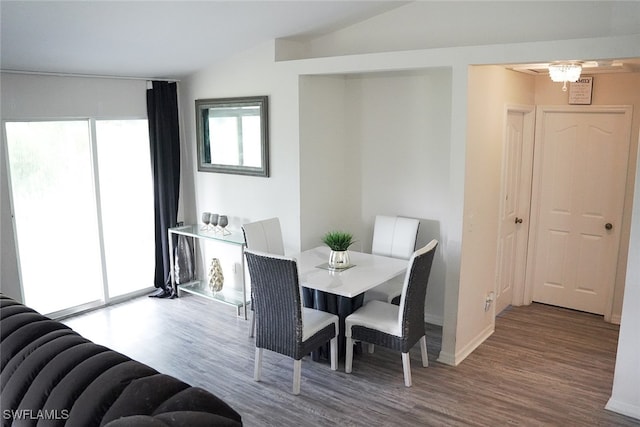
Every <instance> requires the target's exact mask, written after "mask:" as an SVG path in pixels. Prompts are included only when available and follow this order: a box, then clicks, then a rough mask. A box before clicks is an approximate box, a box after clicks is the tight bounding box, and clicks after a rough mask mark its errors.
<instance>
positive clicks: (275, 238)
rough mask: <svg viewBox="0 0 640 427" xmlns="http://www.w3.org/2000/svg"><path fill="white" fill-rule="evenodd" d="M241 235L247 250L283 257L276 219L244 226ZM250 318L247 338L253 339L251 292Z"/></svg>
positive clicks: (278, 222)
mask: <svg viewBox="0 0 640 427" xmlns="http://www.w3.org/2000/svg"><path fill="white" fill-rule="evenodd" d="M242 233H243V234H244V242H245V244H246V246H247V248H249V249H252V250H255V251H260V252H266V253H270V254H275V255H284V243H283V241H282V229H281V228H280V220H279V219H278V218H269V219H263V220H261V221H255V222H250V223H248V224H244V225H243V226H242ZM249 279H251V274H249ZM252 288H253V287H252ZM250 316H251V321H250V322H249V337H253V335H254V333H255V329H256V319H255V316H254V315H253V292H252V293H251V314H250Z"/></svg>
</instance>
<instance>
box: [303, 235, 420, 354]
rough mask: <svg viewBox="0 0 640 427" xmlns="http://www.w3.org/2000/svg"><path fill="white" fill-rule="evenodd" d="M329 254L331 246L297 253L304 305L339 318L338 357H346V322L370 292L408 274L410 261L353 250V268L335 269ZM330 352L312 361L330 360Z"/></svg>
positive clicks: (323, 350)
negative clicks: (328, 357) (329, 261)
mask: <svg viewBox="0 0 640 427" xmlns="http://www.w3.org/2000/svg"><path fill="white" fill-rule="evenodd" d="M329 252H330V249H329V248H328V247H326V246H320V247H316V248H313V249H308V250H306V251H303V252H300V253H298V254H295V255H293V258H295V259H296V261H297V264H298V281H299V283H300V286H301V287H302V297H303V304H304V306H305V307H311V308H315V309H317V310H322V311H326V312H329V313H332V314H336V315H338V317H339V319H340V331H339V333H338V352H339V353H338V354H339V355H340V356H344V354H345V344H346V338H345V335H344V330H345V327H344V319H345V318H346V317H347V316H348V315H349V314H351V313H353V312H354V311H355V310H357V309H358V308H360V307H361V306H362V304H363V301H364V293H365V292H366V291H368V290H369V289H372V288H375V287H376V286H378V285H381V284H382V283H384V282H386V281H388V280H390V279H393V278H394V277H396V276H398V275H401V274H404V273H405V272H406V270H407V267H408V265H409V261H408V260H404V259H398V258H391V257H386V256H381V255H373V254H368V253H364V252H356V251H349V257H350V261H351V263H350V265H349V266H348V267H346V268H340V269H333V268H330V267H329V264H328V260H329ZM358 352H359V351H356V353H358ZM327 353H328V351H327V348H326V347H323V348H320V349H318V351H316V352H313V353H312V358H313V360H316V361H318V360H321V359H324V358H327Z"/></svg>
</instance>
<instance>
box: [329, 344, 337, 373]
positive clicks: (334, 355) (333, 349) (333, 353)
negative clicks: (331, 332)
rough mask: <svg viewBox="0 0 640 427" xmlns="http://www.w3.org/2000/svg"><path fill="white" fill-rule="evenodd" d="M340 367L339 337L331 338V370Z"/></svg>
mask: <svg viewBox="0 0 640 427" xmlns="http://www.w3.org/2000/svg"><path fill="white" fill-rule="evenodd" d="M337 369H338V337H337V336H336V337H333V338H331V370H332V371H335V370H337Z"/></svg>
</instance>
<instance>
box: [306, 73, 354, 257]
mask: <svg viewBox="0 0 640 427" xmlns="http://www.w3.org/2000/svg"><path fill="white" fill-rule="evenodd" d="M299 96H300V172H301V173H300V237H301V248H302V249H309V248H312V247H315V246H321V245H322V240H321V238H322V236H323V235H324V234H325V233H326V232H328V231H330V230H344V231H347V232H350V233H352V234H353V235H354V238H355V240H356V241H358V242H357V243H355V244H354V245H353V246H352V248H353V249H356V248H357V247H358V246H360V244H361V242H362V237H361V233H360V226H359V224H360V223H359V217H360V203H361V202H360V201H361V198H362V195H361V191H360V187H361V184H360V160H359V151H358V144H357V141H354V139H353V136H352V135H351V134H350V127H349V119H348V116H349V106H348V105H347V101H348V96H347V80H346V78H345V77H344V76H337V75H336V76H321V77H318V76H301V77H300V92H299Z"/></svg>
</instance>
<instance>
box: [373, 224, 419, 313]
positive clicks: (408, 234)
mask: <svg viewBox="0 0 640 427" xmlns="http://www.w3.org/2000/svg"><path fill="white" fill-rule="evenodd" d="M419 227H420V220H418V219H415V218H405V217H393V216H385V215H378V216H376V221H375V224H374V227H373V242H372V246H371V253H372V254H374V255H382V256H388V257H392V258H401V259H409V257H411V254H413V251H414V250H415V246H416V239H417V238H418V228H419ZM402 284H403V280H402V277H401V276H399V277H395V278H393V279H391V280H388V281H387V282H385V283H383V284H381V285H378V286H376V287H375V288H373V289H370V290H368V291H367V292H365V294H364V303H365V304H366V303H367V302H369V301H383V302H393V301H394V299H395V300H396V302H397V300H398V298H399V296H400V294H401V292H402Z"/></svg>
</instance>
